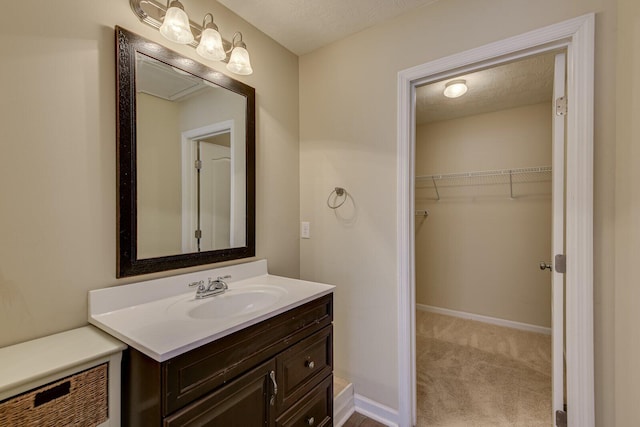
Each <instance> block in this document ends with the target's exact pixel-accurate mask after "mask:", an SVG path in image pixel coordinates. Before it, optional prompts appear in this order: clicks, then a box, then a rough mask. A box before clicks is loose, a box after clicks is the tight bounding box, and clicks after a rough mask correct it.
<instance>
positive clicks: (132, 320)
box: [89, 261, 334, 362]
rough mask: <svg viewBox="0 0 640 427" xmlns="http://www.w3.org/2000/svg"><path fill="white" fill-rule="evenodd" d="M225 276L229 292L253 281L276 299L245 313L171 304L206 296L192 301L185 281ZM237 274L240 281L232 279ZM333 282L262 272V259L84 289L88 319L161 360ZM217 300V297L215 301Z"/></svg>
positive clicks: (190, 303)
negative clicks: (203, 314) (202, 314)
mask: <svg viewBox="0 0 640 427" xmlns="http://www.w3.org/2000/svg"><path fill="white" fill-rule="evenodd" d="M226 274H230V275H231V276H232V278H231V279H229V280H228V281H227V283H228V285H229V290H228V291H227V293H228V294H229V295H232V294H233V293H234V292H236V293H239V292H243V290H246V289H249V288H251V287H252V286H255V285H268V286H272V287H275V288H277V289H278V290H279V291H280V293H279V298H278V300H277V302H275V303H274V304H272V305H270V306H269V307H268V308H265V309H261V310H257V311H254V312H252V313H249V314H242V313H233V315H231V316H228V317H218V318H204V319H198V318H193V317H190V316H188V315H187V314H186V313H185V310H183V309H182V308H180V309H177V308H176V307H190V308H194V307H197V306H198V305H200V304H205V303H206V302H207V301H209V300H211V298H219V297H222V298H224V297H225V295H227V293H225V294H222V295H220V296H213V297H209V298H205V299H200V300H196V299H195V292H196V290H195V289H194V288H189V287H188V286H187V284H188V283H190V282H193V281H198V280H205V282H206V278H207V277H213V278H214V279H215V278H216V277H218V276H224V275H226ZM236 278H239V279H240V280H234V279H236ZM333 288H334V286H332V285H326V284H322V283H315V282H309V281H304V280H298V279H291V278H287V277H281V276H274V275H270V274H266V261H255V262H252V263H246V264H239V265H236V266H230V267H224V268H220V269H215V270H208V271H204V272H197V273H191V274H188V275H181V276H174V277H169V278H163V279H156V280H151V281H148V282H140V283H136V284H131V285H124V286H118V287H114V288H106V289H100V290H97V291H91V292H90V293H89V322H90V323H92V324H93V325H95V326H97V327H98V328H100V329H102V330H104V331H106V332H108V333H109V334H111V335H113V336H114V337H116V338H118V339H120V340H122V341H123V342H125V343H127V344H129V345H130V346H131V347H133V348H135V349H137V350H139V351H140V352H142V353H144V354H146V355H147V356H149V357H151V358H153V359H154V360H157V361H158V362H163V361H166V360H168V359H171V358H172V357H175V356H178V355H180V354H182V353H185V352H187V351H189V350H192V349H194V348H197V347H200V346H202V345H204V344H207V343H210V342H212V341H215V340H217V339H219V338H222V337H224V336H226V335H229V334H231V333H233V332H236V331H238V330H240V329H243V328H246V327H247V326H251V325H254V324H256V323H259V322H261V321H263V320H265V319H268V318H271V317H273V316H276V315H278V314H280V313H283V312H285V311H287V310H290V309H291V308H294V307H298V306H300V305H302V304H305V303H307V302H309V301H312V300H314V299H316V298H318V297H321V296H323V295H327V294H330V293H332V292H333ZM220 301H223V300H220Z"/></svg>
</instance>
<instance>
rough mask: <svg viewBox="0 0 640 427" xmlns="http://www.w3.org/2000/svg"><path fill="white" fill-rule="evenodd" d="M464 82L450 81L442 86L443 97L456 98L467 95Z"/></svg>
mask: <svg viewBox="0 0 640 427" xmlns="http://www.w3.org/2000/svg"><path fill="white" fill-rule="evenodd" d="M467 89H468V88H467V82H466V80H452V81H450V82H448V83H447V84H446V85H444V96H446V97H447V98H458V97H460V96H462V95H464V94H465V93H467Z"/></svg>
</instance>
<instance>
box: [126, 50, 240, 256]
mask: <svg viewBox="0 0 640 427" xmlns="http://www.w3.org/2000/svg"><path fill="white" fill-rule="evenodd" d="M136 108H137V110H136V113H137V135H136V137H137V141H138V150H137V158H136V162H137V168H138V183H137V185H138V188H137V191H138V258H140V259H143V258H154V257H160V256H166V255H173V254H178V253H189V252H201V251H211V250H215V249H227V248H231V247H234V246H244V245H245V243H246V241H245V214H244V212H245V205H246V203H245V191H244V188H245V155H244V153H245V145H246V144H245V139H246V135H245V120H244V112H245V111H246V99H245V98H244V97H243V96H241V95H238V94H236V93H234V92H230V91H227V90H224V89H223V88H221V87H219V86H216V85H214V84H212V83H210V82H208V81H206V80H203V79H200V78H198V77H196V76H194V75H192V74H190V73H186V72H184V71H182V70H180V69H177V68H173V67H170V66H168V65H166V64H163V63H162V62H160V61H158V60H156V59H153V58H150V57H148V56H146V55H143V54H140V53H136ZM158 230H162V232H161V233H158Z"/></svg>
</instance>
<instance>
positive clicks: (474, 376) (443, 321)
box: [415, 53, 555, 427]
mask: <svg viewBox="0 0 640 427" xmlns="http://www.w3.org/2000/svg"><path fill="white" fill-rule="evenodd" d="M554 58H555V53H549V54H545V55H538V56H533V57H528V58H525V59H522V60H519V61H514V62H511V63H507V64H502V65H499V66H496V67H491V68H487V69H484V70H481V71H477V72H474V73H470V74H467V75H463V76H457V77H455V78H448V79H446V80H442V81H438V82H433V83H429V84H427V85H424V86H422V87H420V88H418V89H417V90H416V120H415V123H416V129H415V131H416V133H415V140H416V149H415V208H416V212H415V274H416V278H415V300H416V374H417V379H416V385H417V413H418V426H430V427H432V426H442V427H451V426H514V425H523V426H524V425H526V426H538V425H539V426H548V425H550V422H551V420H550V417H551V414H552V409H551V405H552V400H551V398H552V351H551V336H552V335H551V327H552V292H551V289H552V288H551V273H550V271H549V269H548V268H547V263H549V262H550V256H551V255H550V254H551V245H552V188H553V187H552V181H553V180H552V148H553V144H552V134H553V133H552V126H553V121H552V118H553V114H554V109H555V105H554V103H553V102H552V99H553V87H554V60H555V59H554ZM454 83H464V85H465V86H466V88H467V89H466V93H465V94H464V95H462V96H459V97H455V98H449V97H447V96H445V95H444V94H443V92H444V90H445V89H446V88H447V87H448V86H451V85H452V84H454ZM541 262H542V263H544V264H543V265H542V266H541V265H540V263H541Z"/></svg>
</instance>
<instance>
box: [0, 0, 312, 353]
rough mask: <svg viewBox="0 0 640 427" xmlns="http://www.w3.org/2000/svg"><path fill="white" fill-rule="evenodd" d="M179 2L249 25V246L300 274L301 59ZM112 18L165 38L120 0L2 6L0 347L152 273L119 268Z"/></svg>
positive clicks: (83, 314)
mask: <svg viewBox="0 0 640 427" xmlns="http://www.w3.org/2000/svg"><path fill="white" fill-rule="evenodd" d="M185 7H186V9H187V11H188V12H189V13H190V14H191V16H192V18H193V19H194V20H196V21H198V20H199V19H201V18H202V16H204V14H205V13H206V12H209V11H212V12H213V13H214V14H215V15H216V22H217V23H218V25H219V27H220V29H221V31H222V33H223V35H224V36H226V37H231V36H232V35H233V31H234V30H240V31H242V32H243V35H244V40H245V42H246V43H247V46H248V49H249V51H250V53H251V60H252V63H253V68H254V70H255V73H254V74H253V75H251V76H247V77H243V78H241V79H240V80H242V81H244V82H246V83H247V84H249V85H251V86H253V87H255V88H256V98H257V129H256V130H257V132H256V133H257V144H256V145H257V179H256V181H257V194H258V195H257V256H259V257H265V258H267V259H268V260H269V267H270V270H271V272H273V273H276V274H282V275H287V276H294V277H295V276H297V275H298V274H299V241H298V219H299V196H298V194H299V183H298V176H299V153H298V58H297V57H296V56H295V55H293V54H292V53H291V52H289V51H287V50H286V49H284V48H283V47H281V46H280V45H278V44H276V43H275V42H274V41H273V40H272V39H270V38H269V37H267V36H265V35H264V34H262V33H260V32H259V31H257V30H256V29H255V28H253V27H252V26H250V25H249V24H247V23H246V22H245V21H243V20H242V19H240V18H238V17H237V16H235V15H233V14H232V13H230V12H229V11H228V10H226V9H225V8H223V7H222V6H220V5H218V4H217V3H215V2H210V1H204V0H190V1H189V2H188V4H185ZM115 25H120V26H122V27H124V28H127V29H129V30H131V31H133V32H135V33H138V34H140V35H141V36H143V37H146V38H149V39H152V40H154V41H157V42H160V43H162V44H165V45H169V42H166V41H165V40H164V39H163V38H162V36H160V34H159V33H158V31H157V30H155V29H152V28H151V27H148V26H146V25H144V24H142V23H140V22H139V21H138V18H137V17H136V16H135V15H134V14H133V12H132V11H131V8H130V6H129V2H128V1H127V0H115V1H114V0H112V1H74V0H61V1H56V2H43V1H38V0H26V1H20V2H16V3H15V4H13V5H12V6H11V8H10V9H8V10H5V12H4V13H2V14H1V15H0V57H1V58H2V67H0V85H1V92H2V99H1V101H0V346H4V345H9V344H13V343H16V342H20V341H24V340H28V339H31V338H36V337H40V336H44V335H48V334H51V333H55V332H59V331H62V330H67V329H71V328H74V327H78V326H82V325H84V324H86V318H87V304H86V301H87V292H88V291H89V290H91V289H98V288H102V287H107V286H112V285H116V284H120V283H125V282H132V281H139V280H143V279H148V278H150V277H151V276H140V277H134V278H128V279H124V280H116V278H115V271H116V157H115V154H116V145H115V138H116V137H115V125H116V119H115V111H116V103H115V101H116V99H115V48H114V46H115V42H114V26H115ZM171 48H172V49H173V50H176V51H179V52H181V53H183V54H185V55H187V56H189V57H192V58H194V59H196V60H197V55H196V54H195V50H194V49H192V48H190V47H183V46H177V45H172V46H171ZM215 68H217V69H219V70H220V71H223V72H226V70H225V69H224V68H223V67H222V66H220V65H215ZM201 268H205V267H201ZM206 268H210V266H207V267H206ZM181 271H183V270H181ZM176 273H177V272H176V271H173V272H165V273H160V274H157V275H156V276H162V275H169V274H176Z"/></svg>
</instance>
